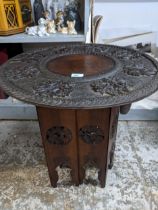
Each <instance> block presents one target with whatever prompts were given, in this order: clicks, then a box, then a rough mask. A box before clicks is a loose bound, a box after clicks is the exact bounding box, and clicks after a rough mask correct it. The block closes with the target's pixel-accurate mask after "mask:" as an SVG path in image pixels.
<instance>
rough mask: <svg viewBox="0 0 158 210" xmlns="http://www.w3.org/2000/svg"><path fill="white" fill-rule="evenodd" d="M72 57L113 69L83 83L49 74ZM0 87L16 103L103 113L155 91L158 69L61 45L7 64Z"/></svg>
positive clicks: (123, 51)
mask: <svg viewBox="0 0 158 210" xmlns="http://www.w3.org/2000/svg"><path fill="white" fill-rule="evenodd" d="M70 55H82V57H83V55H92V56H91V57H92V58H93V57H95V59H97V57H96V56H98V57H103V58H105V60H106V59H107V60H109V61H110V62H111V63H112V67H111V68H109V69H108V70H107V69H106V68H105V69H104V68H103V69H102V71H101V70H100V69H99V73H98V74H92V73H91V74H90V75H86V74H85V76H84V77H83V78H71V76H70V75H62V74H60V73H55V72H53V71H52V72H51V71H49V69H48V63H50V61H51V62H52V61H53V59H56V58H59V57H61V56H63V57H64V56H65V57H66V56H70ZM89 62H90V61H89ZM87 65H88V64H87ZM98 68H99V67H98ZM0 86H1V87H2V88H3V89H4V90H5V91H6V92H7V93H8V94H10V95H13V96H14V97H15V98H18V99H21V100H24V101H27V102H29V103H33V104H36V105H39V106H40V105H41V106H43V105H44V106H52V107H68V108H79V107H85V108H91V107H94V108H105V107H109V106H115V105H124V104H129V103H131V102H133V101H136V100H139V99H140V98H144V97H146V96H148V95H150V94H152V93H153V92H154V91H156V90H157V89H158V63H157V61H155V60H154V59H152V58H151V57H149V56H147V55H145V54H143V53H141V52H138V51H135V50H132V49H128V48H124V47H118V46H110V45H98V44H97V45H95V44H93V45H91V44H69V45H65V46H64V45H62V46H61V45H59V46H58V47H50V48H45V49H40V50H34V51H31V52H26V53H23V54H21V55H18V56H16V57H14V58H12V59H10V60H9V61H8V62H7V63H6V64H5V65H3V66H2V67H1V71H0Z"/></svg>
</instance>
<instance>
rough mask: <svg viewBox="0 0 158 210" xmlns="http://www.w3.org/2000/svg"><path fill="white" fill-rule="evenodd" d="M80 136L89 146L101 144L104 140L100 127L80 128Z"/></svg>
mask: <svg viewBox="0 0 158 210" xmlns="http://www.w3.org/2000/svg"><path fill="white" fill-rule="evenodd" d="M79 136H80V137H81V139H82V140H83V141H84V142H85V143H87V144H99V143H100V142H102V141H103V140H104V133H103V131H102V130H101V129H100V128H99V127H98V126H85V127H83V128H80V130H79Z"/></svg>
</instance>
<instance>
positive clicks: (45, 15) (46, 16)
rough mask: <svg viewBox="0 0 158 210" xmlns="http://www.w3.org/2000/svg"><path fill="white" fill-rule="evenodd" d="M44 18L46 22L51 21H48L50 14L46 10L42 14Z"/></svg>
mask: <svg viewBox="0 0 158 210" xmlns="http://www.w3.org/2000/svg"><path fill="white" fill-rule="evenodd" d="M44 18H45V19H46V20H47V21H49V20H51V19H50V12H49V11H48V10H46V11H45V12H44Z"/></svg>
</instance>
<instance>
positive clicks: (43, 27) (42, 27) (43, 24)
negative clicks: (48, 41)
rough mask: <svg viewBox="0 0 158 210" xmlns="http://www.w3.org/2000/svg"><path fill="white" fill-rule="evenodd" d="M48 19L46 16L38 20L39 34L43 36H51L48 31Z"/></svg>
mask: <svg viewBox="0 0 158 210" xmlns="http://www.w3.org/2000/svg"><path fill="white" fill-rule="evenodd" d="M47 23H48V22H47V20H45V19H44V18H40V19H39V21H38V31H37V35H38V36H40V37H42V36H49V33H48V32H47Z"/></svg>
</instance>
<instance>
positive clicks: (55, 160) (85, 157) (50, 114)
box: [37, 107, 119, 187]
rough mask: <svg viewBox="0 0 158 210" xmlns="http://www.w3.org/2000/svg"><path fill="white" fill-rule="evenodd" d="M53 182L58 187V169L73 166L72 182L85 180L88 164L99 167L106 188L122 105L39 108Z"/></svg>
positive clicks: (102, 183) (76, 182)
mask: <svg viewBox="0 0 158 210" xmlns="http://www.w3.org/2000/svg"><path fill="white" fill-rule="evenodd" d="M37 114H38V119H39V124H40V129H41V135H42V139H43V145H44V150H45V154H46V160H47V165H48V171H49V176H50V181H51V185H52V186H53V187H56V186H57V181H58V174H57V170H56V168H57V167H58V166H60V167H68V168H70V169H71V178H72V184H75V185H79V184H81V183H83V182H84V180H85V171H86V169H87V168H88V167H95V168H97V169H98V180H99V182H100V186H101V187H105V180H106V173H107V169H108V168H111V167H112V164H113V156H114V149H115V139H116V130H117V122H118V115H119V107H115V108H107V109H91V110H83V109H82V110H68V109H52V108H45V107H37Z"/></svg>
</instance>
